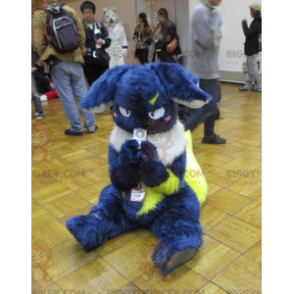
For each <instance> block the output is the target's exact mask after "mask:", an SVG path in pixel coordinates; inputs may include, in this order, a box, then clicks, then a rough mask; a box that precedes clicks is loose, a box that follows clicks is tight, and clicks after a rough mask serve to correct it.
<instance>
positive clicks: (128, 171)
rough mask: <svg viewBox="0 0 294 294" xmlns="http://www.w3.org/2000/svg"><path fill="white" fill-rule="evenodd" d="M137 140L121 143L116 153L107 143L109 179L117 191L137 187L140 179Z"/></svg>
mask: <svg viewBox="0 0 294 294" xmlns="http://www.w3.org/2000/svg"><path fill="white" fill-rule="evenodd" d="M138 146H139V145H138V142H137V141H135V140H130V141H127V142H125V143H124V144H123V145H122V148H121V151H120V152H119V153H118V152H116V150H115V149H114V148H113V147H112V146H111V145H109V149H108V162H109V172H110V179H111V183H112V184H113V186H114V187H115V188H116V189H117V190H119V191H128V190H130V189H132V188H135V187H137V183H138V182H139V180H140V175H139V166H140V162H139V160H138V158H137V153H138Z"/></svg>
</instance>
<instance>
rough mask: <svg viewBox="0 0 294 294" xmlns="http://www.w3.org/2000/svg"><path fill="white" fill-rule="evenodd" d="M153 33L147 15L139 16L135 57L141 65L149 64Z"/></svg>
mask: <svg viewBox="0 0 294 294" xmlns="http://www.w3.org/2000/svg"><path fill="white" fill-rule="evenodd" d="M152 39H153V33H152V30H151V28H150V26H149V25H148V21H147V17H146V14H145V13H144V12H143V13H140V14H139V24H138V25H137V26H136V28H135V32H134V36H133V40H134V41H136V52H135V56H136V57H137V58H138V59H139V61H140V63H141V64H145V63H148V54H149V45H151V43H152Z"/></svg>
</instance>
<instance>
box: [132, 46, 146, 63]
mask: <svg viewBox="0 0 294 294" xmlns="http://www.w3.org/2000/svg"><path fill="white" fill-rule="evenodd" d="M148 54H149V50H148V49H138V48H137V49H136V52H135V56H136V57H137V58H138V59H139V61H140V63H141V64H145V63H149V62H148Z"/></svg>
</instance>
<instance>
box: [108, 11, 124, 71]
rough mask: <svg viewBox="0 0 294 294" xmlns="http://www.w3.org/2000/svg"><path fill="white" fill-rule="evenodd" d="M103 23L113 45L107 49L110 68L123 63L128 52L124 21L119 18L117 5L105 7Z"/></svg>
mask: <svg viewBox="0 0 294 294" xmlns="http://www.w3.org/2000/svg"><path fill="white" fill-rule="evenodd" d="M103 13H104V16H103V20H102V22H103V24H104V26H105V27H106V29H107V31H108V33H109V36H110V38H111V40H112V42H111V46H110V47H109V48H107V49H106V51H107V53H108V54H109V55H110V58H111V59H110V62H109V68H112V67H114V66H116V65H123V64H125V62H124V57H126V56H127V54H128V41H127V38H126V34H125V30H124V27H123V25H122V23H121V22H120V21H119V20H118V16H117V14H116V11H115V7H108V8H104V9H103Z"/></svg>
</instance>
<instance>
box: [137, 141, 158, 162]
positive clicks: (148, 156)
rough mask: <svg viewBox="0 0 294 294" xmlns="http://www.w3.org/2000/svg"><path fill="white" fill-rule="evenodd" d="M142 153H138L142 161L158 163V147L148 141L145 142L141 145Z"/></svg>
mask: <svg viewBox="0 0 294 294" xmlns="http://www.w3.org/2000/svg"><path fill="white" fill-rule="evenodd" d="M140 150H141V151H140V152H138V158H139V159H140V160H143V161H144V162H147V161H151V160H153V161H157V160H158V156H157V152H156V147H155V146H154V145H153V144H152V143H150V142H148V141H143V142H142V143H141V149H140Z"/></svg>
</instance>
